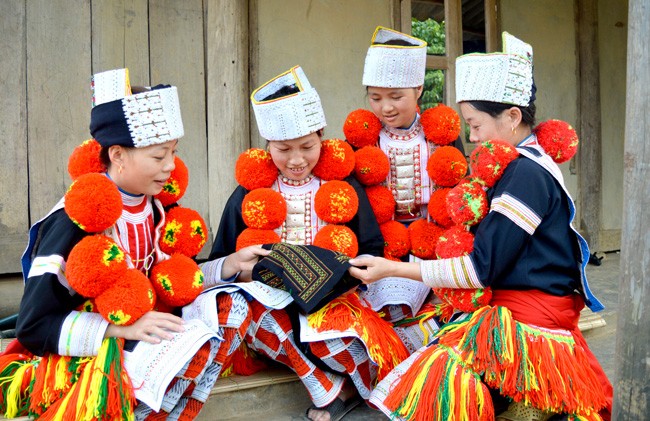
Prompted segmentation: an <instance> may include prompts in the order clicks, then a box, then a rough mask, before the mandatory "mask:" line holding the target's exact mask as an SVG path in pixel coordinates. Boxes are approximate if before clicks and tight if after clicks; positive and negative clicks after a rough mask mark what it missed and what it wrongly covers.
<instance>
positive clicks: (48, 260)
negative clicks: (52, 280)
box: [27, 254, 72, 291]
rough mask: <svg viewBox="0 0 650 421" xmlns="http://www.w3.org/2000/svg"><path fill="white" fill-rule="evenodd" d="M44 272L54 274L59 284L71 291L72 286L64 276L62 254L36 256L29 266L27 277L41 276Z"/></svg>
mask: <svg viewBox="0 0 650 421" xmlns="http://www.w3.org/2000/svg"><path fill="white" fill-rule="evenodd" d="M46 273H50V274H52V275H55V276H56V277H57V279H58V280H59V283H60V284H61V285H63V286H64V287H66V288H67V289H68V291H72V288H71V287H70V284H69V283H68V280H67V279H66V277H65V260H64V259H63V256H59V255H58V254H52V255H49V256H36V257H35V258H34V260H33V261H32V265H31V267H30V268H29V273H28V274H27V278H32V277H36V276H42V275H45V274H46Z"/></svg>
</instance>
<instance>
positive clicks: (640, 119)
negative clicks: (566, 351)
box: [612, 0, 650, 421]
mask: <svg viewBox="0 0 650 421" xmlns="http://www.w3.org/2000/svg"><path fill="white" fill-rule="evenodd" d="M628 7H629V8H628V33H627V90H626V91H627V98H626V116H625V149H624V169H623V172H624V178H623V179H624V182H623V203H624V211H623V226H622V231H623V232H622V234H623V235H622V239H623V240H622V248H621V282H620V284H619V298H618V302H619V307H620V308H621V310H624V311H621V312H619V314H618V325H617V330H616V332H617V334H616V353H615V355H616V371H615V373H616V379H615V381H614V382H613V384H614V390H615V391H616V393H615V395H614V410H613V413H612V419H613V420H623V421H627V420H641V419H647V418H648V413H649V412H650V388H648V379H649V378H650V364H648V361H649V360H648V358H649V356H650V329H649V328H648V326H650V305H649V304H650V303H648V300H647V299H646V297H647V295H648V292H649V291H650V254H649V253H648V250H650V237H649V236H648V225H649V224H650V212H648V209H650V196H648V194H647V193H648V191H650V181H648V180H649V179H650V166H649V165H648V163H649V162H650V148H649V147H648V138H649V137H650V115H648V109H649V107H650V72H648V68H650V54H649V53H648V37H649V36H650V29H649V27H648V21H650V7H648V2H647V1H646V0H630V2H629V6H628Z"/></svg>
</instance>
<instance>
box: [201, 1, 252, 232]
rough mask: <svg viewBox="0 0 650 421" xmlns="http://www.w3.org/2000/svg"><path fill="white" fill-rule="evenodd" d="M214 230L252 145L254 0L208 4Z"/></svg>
mask: <svg viewBox="0 0 650 421" xmlns="http://www.w3.org/2000/svg"><path fill="white" fill-rule="evenodd" d="M206 7H207V9H208V10H207V13H208V18H207V23H206V55H207V59H206V80H207V93H208V95H207V97H208V108H207V117H208V162H209V168H208V180H209V185H210V192H209V195H210V197H209V207H210V216H209V222H208V224H209V225H210V228H211V229H212V230H213V231H215V232H216V230H217V228H218V227H219V220H220V219H221V214H222V212H223V208H224V206H225V205H226V201H227V200H228V197H229V196H230V194H231V193H232V191H233V190H234V188H235V186H236V185H237V182H236V181H235V177H234V174H235V161H236V160H237V157H238V156H239V154H241V153H242V152H244V151H245V150H246V149H247V148H249V147H250V130H249V114H248V111H249V99H248V97H249V95H250V91H251V90H250V87H249V82H248V75H249V73H248V63H249V61H248V43H249V38H248V31H249V27H248V1H232V0H210V1H207V2H206Z"/></svg>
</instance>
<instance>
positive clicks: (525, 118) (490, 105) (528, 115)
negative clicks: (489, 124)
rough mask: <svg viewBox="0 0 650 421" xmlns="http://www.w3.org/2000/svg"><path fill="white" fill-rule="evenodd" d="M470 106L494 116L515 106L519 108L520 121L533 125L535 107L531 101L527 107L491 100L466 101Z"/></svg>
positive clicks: (531, 126)
mask: <svg viewBox="0 0 650 421" xmlns="http://www.w3.org/2000/svg"><path fill="white" fill-rule="evenodd" d="M467 102H468V103H469V104H470V105H471V106H472V107H474V108H476V109H477V110H478V111H482V112H484V113H487V114H489V115H490V116H491V117H493V118H496V117H498V116H500V115H501V113H503V112H504V111H505V110H508V109H510V108H512V107H517V108H519V110H521V121H522V122H523V123H524V124H526V125H527V126H529V127H530V128H531V129H532V128H533V127H535V112H536V111H537V107H536V106H535V103H534V102H532V101H531V103H530V104H528V106H527V107H521V106H519V105H511V104H503V103H501V102H491V101H467Z"/></svg>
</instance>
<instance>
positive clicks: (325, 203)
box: [314, 180, 359, 224]
mask: <svg viewBox="0 0 650 421" xmlns="http://www.w3.org/2000/svg"><path fill="white" fill-rule="evenodd" d="M314 206H315V210H316V215H318V217H319V218H320V219H322V220H323V221H325V222H327V223H330V224H344V223H346V222H349V221H350V220H351V219H352V218H354V215H356V214H357V210H358V209H359V197H358V196H357V192H356V191H355V190H354V187H352V186H351V185H350V183H347V182H345V181H339V180H333V181H328V182H327V183H325V184H323V185H322V186H320V188H319V189H318V191H317V192H316V195H315V196H314Z"/></svg>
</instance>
